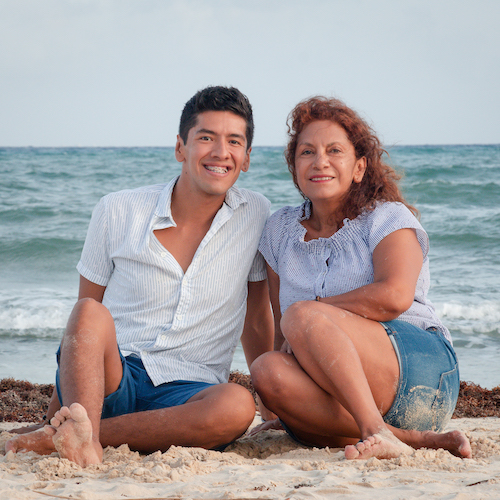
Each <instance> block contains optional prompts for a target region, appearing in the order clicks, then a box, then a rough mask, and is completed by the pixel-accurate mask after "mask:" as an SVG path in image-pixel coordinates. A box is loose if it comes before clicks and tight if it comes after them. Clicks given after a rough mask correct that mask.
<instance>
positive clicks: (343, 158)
mask: <svg viewBox="0 0 500 500" xmlns="http://www.w3.org/2000/svg"><path fill="white" fill-rule="evenodd" d="M365 169H366V159H365V158H364V157H363V158H360V159H359V160H357V159H356V153H355V151H354V146H353V145H352V143H351V141H350V140H349V138H348V137H347V134H346V132H345V130H344V128H343V127H341V126H340V125H339V124H338V123H335V122H332V121H330V120H318V121H314V122H311V123H309V124H308V125H306V127H305V128H304V130H303V131H302V132H301V133H300V135H299V138H298V141H297V149H296V151H295V175H296V177H297V184H298V185H299V187H300V190H301V191H302V193H303V194H304V195H305V196H306V197H307V198H309V199H310V200H311V201H312V202H313V203H314V202H315V201H320V200H324V201H327V200H329V201H331V202H337V201H339V200H340V199H341V198H342V196H343V195H344V194H345V193H346V192H347V191H348V190H349V188H350V186H351V184H352V183H353V182H361V180H362V179H363V175H364V173H365Z"/></svg>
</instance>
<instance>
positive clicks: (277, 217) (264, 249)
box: [259, 207, 287, 274]
mask: <svg viewBox="0 0 500 500" xmlns="http://www.w3.org/2000/svg"><path fill="white" fill-rule="evenodd" d="M286 209H287V207H283V208H282V209H280V210H278V211H277V212H275V213H274V214H273V215H271V217H269V219H268V220H267V222H266V225H265V226H264V231H263V232H262V236H261V238H260V243H259V251H260V253H261V254H262V255H263V257H264V259H265V260H266V262H267V263H268V264H269V267H270V268H271V269H272V270H273V271H274V272H275V273H276V274H279V271H278V267H279V266H278V256H279V247H280V244H281V243H282V242H283V238H284V236H285V219H286Z"/></svg>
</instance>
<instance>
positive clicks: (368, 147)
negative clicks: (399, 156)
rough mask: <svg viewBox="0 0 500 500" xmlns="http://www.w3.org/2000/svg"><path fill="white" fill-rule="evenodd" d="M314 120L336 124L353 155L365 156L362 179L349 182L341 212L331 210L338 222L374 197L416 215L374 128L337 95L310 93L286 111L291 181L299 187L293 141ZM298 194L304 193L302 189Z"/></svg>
mask: <svg viewBox="0 0 500 500" xmlns="http://www.w3.org/2000/svg"><path fill="white" fill-rule="evenodd" d="M317 120H330V121H332V122H335V123H337V124H339V125H340V126H341V127H342V128H343V129H344V130H345V131H346V134H347V137H348V138H349V140H350V141H351V143H352V145H353V146H354V150H355V152H356V158H357V159H360V158H362V157H365V158H366V171H365V174H364V176H363V179H362V181H361V182H360V183H355V182H353V183H352V184H351V187H350V189H349V191H348V192H347V193H346V195H345V197H344V200H343V204H342V209H341V212H342V213H339V214H335V218H336V219H337V221H338V222H339V223H341V221H343V220H344V219H345V218H349V219H354V218H356V217H357V216H358V215H360V214H361V213H362V212H363V211H364V210H372V209H373V208H375V204H376V202H377V201H399V202H401V203H404V204H405V205H406V206H407V207H408V208H409V209H410V210H411V211H412V212H413V213H414V214H415V216H416V217H418V210H417V209H416V208H414V207H412V206H411V205H409V204H408V203H407V202H406V201H405V199H404V198H403V195H402V194H401V191H400V189H399V186H398V181H399V180H400V179H401V175H399V174H398V173H396V172H395V171H394V169H393V168H392V167H391V166H390V165H388V164H387V163H385V162H384V160H383V155H384V153H386V154H387V152H386V151H385V150H384V148H383V147H382V145H381V143H380V140H379V139H378V137H377V136H376V135H375V132H374V130H373V129H372V128H371V127H370V126H369V125H368V124H367V123H366V122H365V121H364V120H363V119H362V118H361V117H360V116H359V115H358V114H357V113H356V112H355V111H354V110H352V109H351V108H349V107H348V106H346V105H345V104H344V103H343V102H342V101H340V100H338V99H329V98H326V97H322V96H316V97H311V98H309V99H306V100H304V101H302V102H300V103H299V104H297V106H295V108H294V109H293V110H292V112H291V113H290V114H289V115H288V120H287V125H288V135H289V141H288V145H287V148H286V150H285V159H286V162H287V164H288V170H289V171H290V173H291V174H292V177H293V182H294V184H295V186H296V187H297V189H298V190H299V191H300V188H299V185H298V183H297V176H296V174H295V152H296V149H297V142H298V139H299V135H300V133H301V132H302V131H303V130H304V128H305V127H306V126H307V125H308V124H309V123H311V122H314V121H317ZM300 192H301V191H300ZM301 194H302V196H304V194H303V193H302V192H301Z"/></svg>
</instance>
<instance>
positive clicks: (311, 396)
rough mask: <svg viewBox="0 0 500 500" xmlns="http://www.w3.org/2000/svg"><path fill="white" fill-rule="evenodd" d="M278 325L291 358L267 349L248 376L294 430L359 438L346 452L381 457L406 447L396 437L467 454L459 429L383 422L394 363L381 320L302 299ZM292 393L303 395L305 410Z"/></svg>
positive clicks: (337, 441) (316, 439)
mask: <svg viewBox="0 0 500 500" xmlns="http://www.w3.org/2000/svg"><path fill="white" fill-rule="evenodd" d="M281 328H282V331H283V334H284V335H285V337H286V339H287V340H288V341H289V343H290V345H291V346H292V349H293V351H294V354H295V357H296V360H297V361H295V360H294V358H293V357H290V356H288V357H287V355H284V354H281V353H268V354H265V355H264V356H263V357H261V358H259V360H257V361H256V362H255V363H254V365H252V379H253V381H254V383H255V384H256V387H257V390H258V392H259V394H260V396H261V397H262V399H263V401H264V404H265V405H266V406H267V407H268V408H269V409H270V410H272V411H274V412H275V413H276V414H277V415H279V416H280V418H282V419H283V421H284V422H285V423H287V425H289V427H290V428H291V429H292V430H293V431H294V432H296V435H297V437H299V438H300V439H302V440H304V441H306V442H309V443H312V444H318V445H323V446H324V445H329V446H332V445H336V446H345V445H346V444H348V443H349V442H353V441H352V440H353V438H354V439H356V440H358V439H360V438H361V439H362V440H363V443H359V444H358V445H356V447H348V448H347V449H346V456H347V457H348V458H367V456H368V455H370V456H379V457H381V458H382V457H384V458H387V457H390V456H397V455H399V454H401V453H403V452H405V451H408V450H407V448H405V447H404V445H403V443H401V442H399V441H398V439H399V440H401V441H403V442H405V443H409V444H411V445H412V446H413V447H416V448H417V447H436V446H438V447H443V448H445V449H449V450H450V451H451V452H452V453H455V454H457V455H459V456H465V457H466V456H469V455H470V446H469V445H468V441H467V439H466V438H465V436H464V435H463V434H462V433H459V432H458V431H456V433H455V434H457V433H458V434H459V436H456V435H453V436H452V435H448V436H445V435H440V434H437V433H432V432H427V433H419V432H418V431H403V430H401V429H394V428H392V427H390V426H387V425H386V424H385V422H384V421H383V418H382V415H383V414H385V413H386V412H387V410H388V409H389V408H390V406H391V404H392V401H393V400H394V396H395V392H396V389H397V383H398V376H399V366H398V363H397V358H396V355H395V353H394V350H393V348H392V344H391V342H390V340H389V338H388V336H387V334H386V332H385V330H384V329H383V327H382V326H381V325H380V324H378V323H377V322H373V321H370V320H366V319H364V318H360V317H359V316H356V315H353V314H350V313H348V312H346V311H343V310H340V309H338V308H335V307H332V306H328V305H325V304H317V303H314V302H303V303H297V304H294V305H293V306H291V307H290V308H289V309H288V310H287V311H286V313H285V315H284V316H283V319H282V323H281ZM280 356H281V362H279V363H278V359H276V357H280ZM271 357H273V358H272V362H270V360H271ZM266 359H267V361H266ZM294 363H295V364H294ZM266 373H267V375H266ZM270 373H272V375H270ZM294 401H301V402H304V406H302V408H303V410H305V411H304V412H302V413H303V414H301V413H300V411H298V408H297V405H294V404H293V402H294ZM306 401H307V402H308V404H306ZM301 404H302V403H301ZM310 429H315V432H314V433H313V434H311V433H310ZM393 434H394V436H396V437H397V438H398V439H395V438H394V437H393ZM374 435H377V437H376V438H373V439H372V436H374ZM430 445H433V446H430Z"/></svg>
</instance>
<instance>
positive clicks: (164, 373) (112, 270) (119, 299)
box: [77, 179, 270, 385]
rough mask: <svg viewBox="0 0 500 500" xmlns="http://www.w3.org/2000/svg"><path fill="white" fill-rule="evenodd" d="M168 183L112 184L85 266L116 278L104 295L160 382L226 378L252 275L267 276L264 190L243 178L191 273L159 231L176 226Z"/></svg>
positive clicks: (123, 333) (121, 336) (132, 349)
mask: <svg viewBox="0 0 500 500" xmlns="http://www.w3.org/2000/svg"><path fill="white" fill-rule="evenodd" d="M176 181H177V179H173V180H172V181H171V182H170V183H168V184H166V185H165V184H162V185H156V186H148V187H143V188H139V189H134V190H126V191H120V192H117V193H111V194H109V195H107V196H105V197H104V198H102V199H101V201H100V202H99V203H98V205H97V206H96V208H95V209H94V212H93V214H92V219H91V222H90V226H89V230H88V234H87V238H86V241H85V245H84V248H83V252H82V256H81V259H80V262H79V263H78V266H77V269H78V271H79V272H80V274H81V275H82V276H84V277H85V278H87V279H88V280H89V281H91V282H93V283H96V284H98V285H102V286H106V287H107V288H106V291H105V294H104V299H103V304H104V305H105V306H106V307H107V308H108V309H109V311H110V312H111V314H112V316H113V318H114V320H115V325H116V334H117V340H118V345H119V346H120V349H121V351H122V353H123V354H124V355H125V356H126V355H128V354H131V353H134V354H136V355H138V356H140V357H141V359H142V361H143V363H144V366H145V368H146V370H147V372H148V374H149V376H150V378H151V380H152V381H153V383H154V384H155V385H158V384H161V383H163V382H170V381H173V380H192V381H202V382H209V383H220V382H226V381H227V380H228V377H229V372H230V367H231V361H232V358H233V354H234V350H235V349H236V346H237V343H238V341H239V338H240V336H241V333H242V331H243V324H244V319H245V312H246V298H247V282H248V281H261V280H264V279H265V278H266V271H265V263H264V260H263V258H262V256H261V255H260V254H259V253H258V252H257V247H258V243H259V238H260V235H261V233H262V229H263V227H264V224H265V221H266V219H267V217H268V215H269V205H270V204H269V201H268V200H267V199H266V198H264V196H262V195H260V194H258V193H254V192H252V191H249V190H246V189H238V188H237V187H235V186H233V187H232V188H231V189H230V190H229V191H228V192H227V194H226V199H225V203H224V204H223V206H222V207H221V208H220V210H219V211H218V212H217V214H216V216H215V218H214V220H213V222H212V225H211V227H210V229H209V231H208V232H207V234H206V235H205V237H204V239H203V240H202V242H201V243H200V246H199V247H198V250H197V251H196V254H195V256H194V258H193V260H192V262H191V265H190V266H189V268H188V269H187V271H186V273H185V274H184V272H183V270H182V268H181V267H180V265H179V264H178V262H177V261H176V260H175V259H174V257H173V256H172V255H171V254H170V253H169V252H168V251H167V250H166V249H165V247H163V245H161V243H160V242H159V241H158V239H157V238H156V236H155V235H154V233H153V231H154V230H156V229H163V228H167V227H171V226H175V222H174V220H173V218H172V215H171V212H170V201H171V195H172V190H173V188H174V185H175V182H176Z"/></svg>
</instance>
